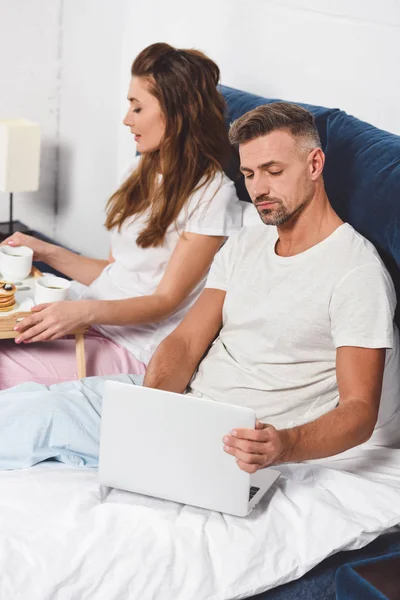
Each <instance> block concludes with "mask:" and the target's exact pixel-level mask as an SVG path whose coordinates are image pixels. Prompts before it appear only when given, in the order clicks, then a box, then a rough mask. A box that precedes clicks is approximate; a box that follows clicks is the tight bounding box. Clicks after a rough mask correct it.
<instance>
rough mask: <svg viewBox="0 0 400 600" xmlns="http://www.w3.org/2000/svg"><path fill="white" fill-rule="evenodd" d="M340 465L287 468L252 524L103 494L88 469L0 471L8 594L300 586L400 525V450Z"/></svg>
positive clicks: (229, 592) (172, 599) (160, 593)
mask: <svg viewBox="0 0 400 600" xmlns="http://www.w3.org/2000/svg"><path fill="white" fill-rule="evenodd" d="M331 465H332V466H334V467H335V468H327V467H325V466H321V465H320V464H318V465H316V464H303V465H287V466H284V467H282V469H281V470H282V477H281V479H280V480H279V481H278V482H277V484H276V485H275V487H274V488H273V489H272V490H271V492H270V493H269V494H268V495H267V497H266V498H265V499H264V500H263V502H262V503H261V505H260V507H258V508H257V509H256V510H255V511H254V512H253V513H252V514H251V515H250V516H249V517H247V518H246V519H240V518H235V517H229V516H222V515H221V514H219V513H211V512H208V511H204V510H201V509H196V508H192V507H186V506H182V505H178V504H174V503H171V502H164V501H161V500H156V499H153V498H146V497H145V496H139V495H134V494H129V493H127V492H122V491H117V490H109V489H108V488H101V487H100V486H99V485H98V483H97V473H96V471H93V470H89V469H84V468H74V467H69V466H66V465H62V464H57V463H51V462H48V463H43V464H41V465H38V466H36V467H33V468H31V469H24V470H21V471H11V472H0V573H1V576H0V598H2V599H3V598H4V599H5V600H6V599H7V600H16V599H23V600H27V599H28V598H29V600H72V599H75V598H76V599H79V600H92V599H93V600H103V599H104V600H131V599H133V600H155V599H156V600H222V599H233V598H245V597H248V596H251V595H254V594H256V593H259V592H261V591H264V590H267V589H270V588H272V587H275V586H277V585H280V584H282V583H285V582H287V581H290V580H293V579H295V578H297V577H300V576H301V575H302V574H303V573H305V572H306V571H308V570H309V569H311V568H312V567H313V566H315V565H316V564H317V563H319V562H320V561H321V560H323V559H324V558H325V557H327V556H328V555H330V554H332V553H334V552H336V551H338V550H341V549H355V548H359V547H362V546H363V545H365V544H367V543H368V542H369V541H371V540H373V539H374V538H375V537H377V536H378V535H379V534H380V533H381V532H383V531H385V530H387V529H389V528H391V527H392V526H394V525H396V524H397V523H400V450H385V449H381V450H378V449H377V450H370V451H368V454H367V459H365V458H364V459H359V460H357V458H353V459H349V460H345V461H339V462H337V461H336V462H332V463H331ZM338 468H346V469H350V470H353V471H354V473H357V472H361V473H362V474H363V476H360V475H357V474H354V473H349V472H342V471H340V470H338Z"/></svg>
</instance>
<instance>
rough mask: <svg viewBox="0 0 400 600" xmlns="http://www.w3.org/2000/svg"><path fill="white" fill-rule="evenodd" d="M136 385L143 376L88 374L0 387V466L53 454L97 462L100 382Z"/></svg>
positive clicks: (69, 461) (91, 463) (13, 465)
mask: <svg viewBox="0 0 400 600" xmlns="http://www.w3.org/2000/svg"><path fill="white" fill-rule="evenodd" d="M108 379H112V380H114V381H121V382H124V383H131V384H132V385H135V384H136V385H140V384H141V383H142V381H143V377H142V376H138V375H115V376H108V377H87V378H86V379H80V380H78V381H66V382H63V383H58V384H55V385H51V386H46V385H41V384H38V383H24V384H21V385H18V386H15V387H13V388H10V389H8V390H3V391H2V392H0V469H1V470H5V469H20V468H23V467H31V466H32V465H35V464H36V463H39V462H42V461H43V460H48V459H50V458H51V459H55V460H58V461H60V462H63V463H67V464H69V465H74V466H86V467H97V466H98V455H99V439H100V419H101V407H102V396H103V387H104V382H105V381H107V380H108Z"/></svg>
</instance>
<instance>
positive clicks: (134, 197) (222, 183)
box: [0, 44, 242, 389]
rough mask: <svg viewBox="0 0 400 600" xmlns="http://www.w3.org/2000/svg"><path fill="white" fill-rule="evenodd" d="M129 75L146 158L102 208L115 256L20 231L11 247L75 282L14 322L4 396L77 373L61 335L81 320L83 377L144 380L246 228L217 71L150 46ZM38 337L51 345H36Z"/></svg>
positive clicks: (200, 57) (4, 363)
mask: <svg viewBox="0 0 400 600" xmlns="http://www.w3.org/2000/svg"><path fill="white" fill-rule="evenodd" d="M131 75H132V78H131V82H130V86H129V93H128V101H129V110H128V112H127V114H126V117H125V119H124V124H125V125H126V126H127V127H129V128H130V130H131V132H132V134H133V135H134V136H135V141H136V143H137V149H138V150H139V152H140V153H141V157H140V158H139V159H136V160H135V162H134V164H133V166H132V168H131V172H130V173H129V175H128V177H127V179H126V180H125V181H124V183H122V185H121V187H120V188H119V189H118V190H117V192H116V193H115V194H114V195H113V196H112V197H111V199H110V200H109V202H108V205H107V218H106V223H105V225H106V227H107V229H108V230H109V231H110V234H111V251H110V255H109V258H108V260H97V259H93V258H87V257H84V256H79V255H77V254H75V253H73V252H70V251H68V250H65V249H63V248H60V247H58V246H55V245H52V244H48V243H46V242H43V241H40V240H37V239H35V238H32V237H29V236H26V235H22V234H20V233H16V234H14V235H12V236H11V237H9V238H8V239H7V240H5V242H4V243H6V244H9V245H10V246H18V245H26V246H29V247H31V248H32V249H33V251H34V260H39V261H43V262H45V263H47V264H48V265H50V266H51V267H54V268H55V269H57V270H58V271H61V272H62V273H64V274H65V275H66V276H68V277H71V278H72V279H74V280H75V282H74V284H73V285H72V288H71V291H72V299H73V300H74V301H72V302H71V301H65V302H57V303H54V304H43V305H39V306H36V307H35V308H34V309H33V314H32V315H30V316H28V317H26V318H25V319H24V320H23V321H21V322H20V323H19V324H18V326H17V331H18V337H17V338H16V340H15V341H16V344H17V346H15V344H14V343H7V342H5V343H4V344H2V353H1V367H0V368H1V376H2V381H1V384H0V386H1V388H2V389H4V388H7V387H10V386H12V385H16V384H18V383H21V382H22V381H27V380H28V381H36V382H39V383H45V384H51V383H56V382H58V381H62V380H68V379H74V378H76V370H75V369H76V366H75V354H74V352H75V350H74V341H73V339H65V337H64V336H65V335H67V334H68V333H70V332H72V331H73V330H74V329H76V328H77V327H79V326H82V325H88V326H91V328H92V329H91V331H90V332H89V334H88V335H87V337H86V342H85V349H86V356H87V371H88V375H105V374H107V375H111V374H115V373H121V372H126V373H132V374H143V373H144V371H145V368H146V364H147V362H148V361H149V359H150V357H151V355H152V353H153V351H154V350H155V348H156V347H157V345H158V344H159V343H160V342H161V340H162V339H163V338H164V337H165V336H166V335H168V334H169V333H170V332H171V331H172V330H173V329H174V328H175V327H176V326H177V324H178V323H179V322H180V321H181V319H182V318H183V316H184V314H185V313H186V312H187V310H188V309H189V307H190V306H191V305H192V304H193V302H194V301H195V299H196V298H197V297H198V295H199V294H200V292H201V290H202V288H203V286H204V282H205V277H206V274H207V271H208V269H209V267H210V265H211V262H212V260H213V257H214V255H215V253H216V252H217V251H218V249H219V248H220V246H221V244H222V243H223V242H224V240H225V239H226V237H227V236H229V235H230V234H232V233H234V232H235V231H237V230H238V229H240V227H241V225H242V208H241V203H240V202H239V200H238V199H237V197H236V194H235V189H234V186H233V183H232V182H231V181H230V180H229V179H228V178H227V177H226V176H225V175H224V173H223V167H224V164H225V162H226V160H227V158H228V157H229V153H230V146H229V141H228V136H227V131H226V126H225V123H224V108H225V105H224V100H223V97H222V95H221V94H220V93H219V91H218V90H217V84H218V80H219V69H218V67H217V65H216V64H215V63H214V62H213V61H211V60H210V59H209V58H207V57H206V56H205V55H204V54H203V53H201V52H199V51H196V50H176V49H174V48H172V47H171V46H169V45H168V44H153V45H151V46H149V47H148V48H146V49H145V50H143V51H142V52H141V53H140V54H139V56H138V57H137V58H136V59H135V61H134V63H133V65H132V69H131ZM59 338H63V339H59ZM54 340H57V341H54ZM39 341H50V343H48V344H43V345H36V346H35V350H34V351H33V350H32V348H29V344H30V343H32V342H39Z"/></svg>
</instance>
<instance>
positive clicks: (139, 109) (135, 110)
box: [133, 108, 142, 113]
mask: <svg viewBox="0 0 400 600" xmlns="http://www.w3.org/2000/svg"><path fill="white" fill-rule="evenodd" d="M141 110H142V109H141V108H134V109H133V112H134V113H140V111H141Z"/></svg>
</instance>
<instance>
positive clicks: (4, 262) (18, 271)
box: [0, 246, 33, 282]
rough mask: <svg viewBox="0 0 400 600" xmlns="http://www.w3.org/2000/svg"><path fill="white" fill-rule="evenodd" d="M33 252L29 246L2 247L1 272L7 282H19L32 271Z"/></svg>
mask: <svg viewBox="0 0 400 600" xmlns="http://www.w3.org/2000/svg"><path fill="white" fill-rule="evenodd" d="M32 258H33V250H32V248H28V246H16V247H11V246H0V272H1V275H2V277H3V279H5V280H6V281H11V282H14V281H19V280H20V279H26V278H27V277H29V275H30V274H31V271H32Z"/></svg>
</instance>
